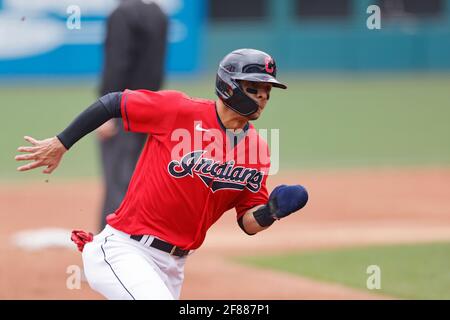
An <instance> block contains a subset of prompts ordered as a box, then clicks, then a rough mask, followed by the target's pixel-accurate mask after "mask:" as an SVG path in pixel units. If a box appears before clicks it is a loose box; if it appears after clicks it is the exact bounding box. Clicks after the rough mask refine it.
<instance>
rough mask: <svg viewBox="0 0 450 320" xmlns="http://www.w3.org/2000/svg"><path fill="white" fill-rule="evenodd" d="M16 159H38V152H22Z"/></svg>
mask: <svg viewBox="0 0 450 320" xmlns="http://www.w3.org/2000/svg"><path fill="white" fill-rule="evenodd" d="M14 159H15V160H16V161H25V160H36V154H35V153H29V154H21V155H17V156H15V157H14Z"/></svg>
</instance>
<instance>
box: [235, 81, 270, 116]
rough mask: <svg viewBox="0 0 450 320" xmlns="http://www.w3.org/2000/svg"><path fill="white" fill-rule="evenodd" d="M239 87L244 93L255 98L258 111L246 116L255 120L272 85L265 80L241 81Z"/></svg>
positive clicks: (264, 105) (268, 95)
mask: <svg viewBox="0 0 450 320" xmlns="http://www.w3.org/2000/svg"><path fill="white" fill-rule="evenodd" d="M241 87H242V90H243V91H244V92H245V94H246V95H248V96H249V97H250V98H252V99H253V100H255V101H256V103H257V104H258V106H259V108H258V111H256V112H255V113H253V114H251V115H250V116H248V118H249V119H250V120H256V119H258V118H259V116H260V115H261V113H262V111H263V110H264V108H265V107H266V104H267V101H268V100H269V97H270V90H272V85H271V84H270V83H265V82H252V81H241Z"/></svg>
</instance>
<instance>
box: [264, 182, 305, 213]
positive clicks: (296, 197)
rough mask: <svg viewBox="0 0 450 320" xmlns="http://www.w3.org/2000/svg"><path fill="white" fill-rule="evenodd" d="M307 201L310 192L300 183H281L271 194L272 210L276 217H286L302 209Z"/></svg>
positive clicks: (270, 204)
mask: <svg viewBox="0 0 450 320" xmlns="http://www.w3.org/2000/svg"><path fill="white" fill-rule="evenodd" d="M307 202H308V192H307V191H306V189H305V188H304V187H303V186H300V185H294V186H287V185H285V184H282V185H279V186H277V187H276V188H275V189H273V191H272V193H271V194H270V196H269V208H270V212H271V214H272V217H273V218H275V219H281V218H284V217H286V216H288V215H290V214H291V213H293V212H295V211H297V210H300V209H301V208H303V207H304V206H305V205H306V203H307Z"/></svg>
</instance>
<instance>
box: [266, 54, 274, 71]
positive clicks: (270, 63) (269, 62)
mask: <svg viewBox="0 0 450 320" xmlns="http://www.w3.org/2000/svg"><path fill="white" fill-rule="evenodd" d="M264 62H265V64H266V71H267V72H268V73H273V71H274V69H275V63H274V62H273V59H272V58H271V57H266V59H265V61H264Z"/></svg>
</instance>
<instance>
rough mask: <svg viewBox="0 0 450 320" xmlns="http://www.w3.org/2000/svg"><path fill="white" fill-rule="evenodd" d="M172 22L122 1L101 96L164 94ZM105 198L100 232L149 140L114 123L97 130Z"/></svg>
mask: <svg viewBox="0 0 450 320" xmlns="http://www.w3.org/2000/svg"><path fill="white" fill-rule="evenodd" d="M167 29H168V17H167V16H166V14H165V13H164V12H163V11H162V10H161V8H160V7H159V5H158V4H156V3H155V2H153V1H149V0H121V1H120V4H119V5H118V7H117V8H116V9H115V10H114V11H113V12H112V13H111V15H110V16H109V17H108V21H107V32H106V40H105V46H104V66H103V74H102V81H101V87H100V92H99V93H100V96H103V95H105V94H107V93H110V92H115V91H123V90H125V89H147V90H154V91H156V90H159V89H160V88H161V86H162V83H163V80H164V73H165V72H164V71H165V70H164V64H165V55H166V46H167ZM97 137H98V140H99V145H100V156H101V164H102V170H103V181H104V188H105V192H104V198H103V205H102V209H101V210H102V211H101V220H100V225H99V230H101V229H103V227H104V226H105V224H106V216H107V215H108V214H110V213H112V212H114V211H115V210H116V209H117V208H118V206H119V205H120V203H121V202H122V199H123V197H124V196H125V193H126V191H127V188H128V184H129V182H130V179H131V176H132V174H133V171H134V168H135V165H136V162H137V160H138V158H139V155H140V153H141V150H142V147H143V145H144V143H145V140H146V139H147V135H145V134H141V133H131V132H125V131H124V130H123V128H122V125H121V124H120V123H119V122H118V121H116V120H111V121H109V122H107V123H105V124H104V125H103V126H102V127H100V128H98V129H97Z"/></svg>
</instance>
